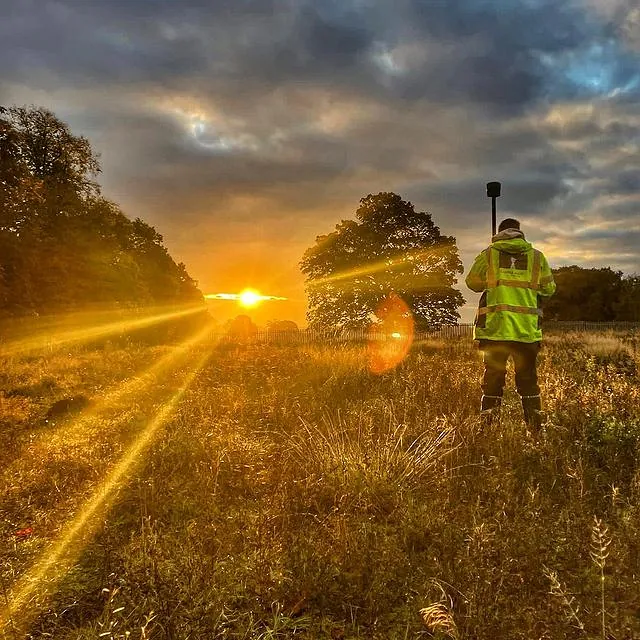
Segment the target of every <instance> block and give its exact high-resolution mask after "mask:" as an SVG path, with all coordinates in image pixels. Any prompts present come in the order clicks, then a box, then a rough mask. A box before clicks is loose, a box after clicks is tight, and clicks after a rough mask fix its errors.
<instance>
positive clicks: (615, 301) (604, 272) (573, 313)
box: [544, 265, 640, 322]
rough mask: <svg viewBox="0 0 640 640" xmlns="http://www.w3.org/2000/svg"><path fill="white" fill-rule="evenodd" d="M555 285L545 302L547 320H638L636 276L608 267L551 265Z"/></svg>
mask: <svg viewBox="0 0 640 640" xmlns="http://www.w3.org/2000/svg"><path fill="white" fill-rule="evenodd" d="M553 276H554V278H555V281H556V284H557V286H558V288H557V291H556V294H555V295H554V296H553V297H552V298H550V299H549V300H548V301H546V303H545V307H544V315H545V319H547V320H559V321H578V320H579V321H582V320H584V321H589V322H622V321H625V322H640V277H638V276H635V275H634V276H625V275H623V273H622V271H613V270H612V269H611V268H610V267H603V268H599V269H585V268H583V267H578V266H575V265H573V266H570V267H560V268H559V269H553Z"/></svg>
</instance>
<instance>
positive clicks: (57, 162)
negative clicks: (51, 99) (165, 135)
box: [0, 107, 202, 314]
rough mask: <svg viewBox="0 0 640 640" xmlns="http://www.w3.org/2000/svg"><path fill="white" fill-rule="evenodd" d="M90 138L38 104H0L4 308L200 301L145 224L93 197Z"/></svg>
mask: <svg viewBox="0 0 640 640" xmlns="http://www.w3.org/2000/svg"><path fill="white" fill-rule="evenodd" d="M99 171H100V166H99V164H98V160H97V155H96V154H95V153H94V152H93V151H92V149H91V146H90V144H89V142H88V140H87V139H86V138H84V137H82V136H76V135H74V134H72V133H71V131H70V130H69V127H68V126H67V125H66V124H65V123H64V122H62V121H60V120H59V119H58V118H57V117H56V116H55V115H54V114H53V113H51V112H50V111H47V110H46V109H42V108H26V107H11V108H5V107H0V304H2V307H3V310H4V311H5V312H8V313H14V314H15V313H24V312H32V311H36V312H45V313H50V312H58V311H68V310H73V309H76V308H78V307H85V306H87V305H91V306H94V305H100V306H104V305H114V304H116V305H118V306H127V307H131V306H137V307H140V306H144V305H148V304H154V305H155V304H166V303H182V302H195V301H202V293H201V292H200V291H199V290H198V288H197V284H196V282H195V281H194V280H193V279H191V278H190V276H189V274H188V273H187V271H186V268H185V266H184V264H182V263H180V264H176V263H175V262H174V260H173V259H172V258H171V256H170V255H169V252H168V251H167V249H166V248H165V247H164V245H163V239H162V236H161V235H160V234H159V233H158V232H157V231H156V230H155V229H154V228H153V227H151V226H150V225H148V224H146V223H145V222H143V221H142V220H140V219H138V218H136V219H135V220H130V219H129V218H127V217H126V216H125V215H124V214H123V213H122V212H121V211H120V209H119V208H118V206H117V205H115V204H114V203H112V202H109V201H108V200H106V199H104V198H103V197H102V196H101V194H100V188H99V185H98V184H97V183H96V182H94V180H93V179H94V177H95V176H96V175H97V174H98V172H99Z"/></svg>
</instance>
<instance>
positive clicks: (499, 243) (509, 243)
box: [491, 229, 531, 253]
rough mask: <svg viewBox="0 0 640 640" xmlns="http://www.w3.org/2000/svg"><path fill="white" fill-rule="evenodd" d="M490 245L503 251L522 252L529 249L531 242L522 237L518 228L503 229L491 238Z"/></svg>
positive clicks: (522, 234)
mask: <svg viewBox="0 0 640 640" xmlns="http://www.w3.org/2000/svg"><path fill="white" fill-rule="evenodd" d="M491 246H492V247H493V248H494V249H498V251H504V252H505V253H524V252H525V251H529V250H530V249H531V243H530V242H527V241H526V240H525V239H524V233H522V231H520V230H519V229H505V230H504V231H500V233H496V235H495V236H493V238H491Z"/></svg>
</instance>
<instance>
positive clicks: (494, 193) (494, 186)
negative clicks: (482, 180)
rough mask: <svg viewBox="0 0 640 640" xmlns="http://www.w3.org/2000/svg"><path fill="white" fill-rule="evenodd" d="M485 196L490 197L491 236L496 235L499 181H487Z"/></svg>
mask: <svg viewBox="0 0 640 640" xmlns="http://www.w3.org/2000/svg"><path fill="white" fill-rule="evenodd" d="M487 197H488V198H491V237H493V236H495V235H496V198H499V197H500V183H499V182H487Z"/></svg>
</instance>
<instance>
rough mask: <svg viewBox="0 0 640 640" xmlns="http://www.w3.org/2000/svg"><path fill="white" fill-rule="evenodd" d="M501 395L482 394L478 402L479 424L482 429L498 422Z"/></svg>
mask: <svg viewBox="0 0 640 640" xmlns="http://www.w3.org/2000/svg"><path fill="white" fill-rule="evenodd" d="M501 404H502V396H482V400H481V403H480V425H481V428H482V429H485V428H486V427H490V426H492V425H494V424H500V405H501Z"/></svg>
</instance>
